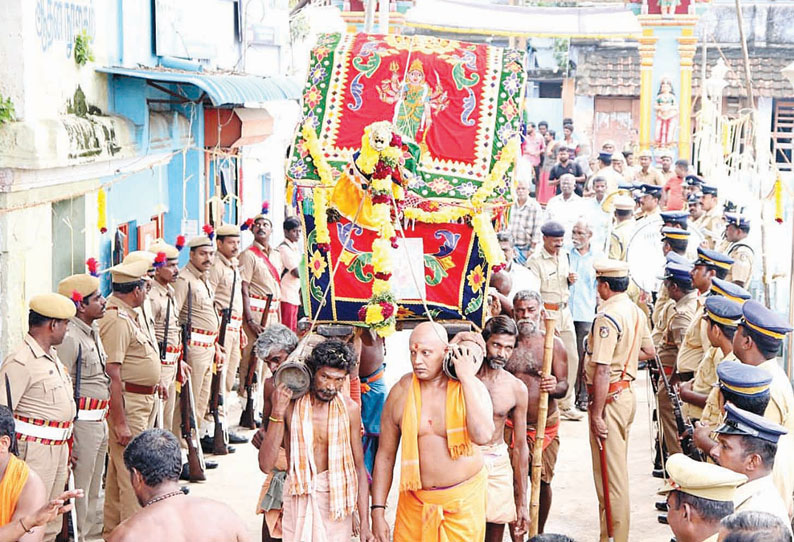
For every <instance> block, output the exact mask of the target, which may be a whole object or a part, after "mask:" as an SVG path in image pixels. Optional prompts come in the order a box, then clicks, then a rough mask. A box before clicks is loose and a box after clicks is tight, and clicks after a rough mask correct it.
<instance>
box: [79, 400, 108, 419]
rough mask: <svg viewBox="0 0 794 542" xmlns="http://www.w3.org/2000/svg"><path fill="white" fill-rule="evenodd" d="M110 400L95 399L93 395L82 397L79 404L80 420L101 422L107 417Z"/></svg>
mask: <svg viewBox="0 0 794 542" xmlns="http://www.w3.org/2000/svg"><path fill="white" fill-rule="evenodd" d="M109 405H110V401H108V400H105V399H94V398H93V397H80V402H79V404H78V405H77V421H78V422H101V421H102V420H104V419H105V418H107V414H108V406H109Z"/></svg>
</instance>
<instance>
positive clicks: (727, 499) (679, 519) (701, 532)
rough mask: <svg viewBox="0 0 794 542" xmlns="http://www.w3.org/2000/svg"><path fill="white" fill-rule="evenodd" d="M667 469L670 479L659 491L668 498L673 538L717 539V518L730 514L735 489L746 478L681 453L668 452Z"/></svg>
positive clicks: (708, 541) (687, 540) (692, 540)
mask: <svg viewBox="0 0 794 542" xmlns="http://www.w3.org/2000/svg"><path fill="white" fill-rule="evenodd" d="M666 468H667V472H668V473H669V474H670V478H669V479H668V481H667V484H665V487H664V488H662V489H661V490H659V492H658V493H659V495H666V497H667V509H668V510H669V511H668V513H667V520H668V522H669V524H670V529H672V531H673V534H674V535H675V540H676V541H677V542H717V538H718V537H719V530H720V520H721V519H722V518H724V517H725V516H728V515H730V514H731V513H733V508H734V507H733V499H734V496H735V495H736V488H737V487H738V486H739V485H741V484H743V483H745V482H746V481H747V477H746V476H745V475H743V474H739V473H738V472H733V471H732V470H729V469H726V468H723V467H720V466H718V465H710V464H703V463H701V462H700V461H695V460H694V459H691V458H689V457H687V456H685V455H684V454H675V455H671V456H670V458H669V459H668V460H667V463H666Z"/></svg>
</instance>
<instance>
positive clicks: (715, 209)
mask: <svg viewBox="0 0 794 542" xmlns="http://www.w3.org/2000/svg"><path fill="white" fill-rule="evenodd" d="M700 191H701V193H702V194H703V197H702V198H701V199H700V203H701V205H702V207H703V216H701V217H700V218H699V219H697V220H696V221H695V225H696V226H697V227H698V228H699V229H700V231H701V232H702V233H703V234H704V235H705V237H706V239H705V240H704V241H703V246H704V247H705V248H708V249H712V250H713V249H714V247H715V246H717V242H718V241H719V240H720V239H722V229H723V221H722V213H720V209H719V200H718V198H717V196H718V191H717V187H716V186H710V185H707V184H704V185H702V186H701V187H700Z"/></svg>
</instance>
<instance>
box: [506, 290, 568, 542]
mask: <svg viewBox="0 0 794 542" xmlns="http://www.w3.org/2000/svg"><path fill="white" fill-rule="evenodd" d="M513 303H514V304H513V311H514V314H515V317H516V319H517V321H518V344H517V345H516V349H515V350H514V351H513V354H512V356H511V357H510V359H509V361H508V362H507V365H506V366H505V369H506V370H507V371H508V372H509V373H511V374H513V375H514V376H515V377H517V378H518V379H519V380H521V382H523V383H524V385H525V386H526V388H527V390H528V402H527V418H526V428H527V431H526V442H527V445H528V452H527V456H528V458H527V466H526V468H527V469H528V467H529V465H531V464H532V458H533V455H534V451H535V440H536V437H537V423H538V408H539V406H540V404H539V398H540V393H541V392H544V391H545V392H547V393H548V394H549V398H548V401H549V407H548V413H547V417H546V430H545V432H544V436H543V458H542V459H543V461H542V467H541V473H540V511H539V517H538V532H541V533H542V532H543V528H544V526H545V525H546V519H548V517H549V510H551V499H552V493H551V480H552V478H553V477H554V467H555V465H556V464H557V455H558V453H559V450H560V436H559V434H558V432H559V428H560V412H559V410H558V409H557V400H558V399H561V398H562V397H565V394H566V393H567V391H568V359H567V354H566V349H565V346H564V345H563V343H562V341H561V340H560V339H559V338H557V337H555V338H554V349H553V351H552V361H551V374H550V375H549V376H542V374H541V370H542V368H543V346H544V342H545V333H544V331H543V326H542V325H541V322H542V317H543V314H544V311H543V304H542V302H541V299H540V294H538V293H537V292H532V291H527V290H525V291H522V292H519V293H517V294H516V297H515V301H514V302H513ZM516 433H518V434H519V435H521V433H519V432H518V429H517V428H513V429H511V428H510V427H507V428H505V440H507V441H508V442H511V443H514V445H515V444H516V443H517V442H518V441H519V440H524V439H523V438H518V439H517V438H515V434H516ZM524 472H525V473H526V471H524ZM524 476H525V477H526V474H524ZM513 539H514V540H523V535H518V536H514V537H513Z"/></svg>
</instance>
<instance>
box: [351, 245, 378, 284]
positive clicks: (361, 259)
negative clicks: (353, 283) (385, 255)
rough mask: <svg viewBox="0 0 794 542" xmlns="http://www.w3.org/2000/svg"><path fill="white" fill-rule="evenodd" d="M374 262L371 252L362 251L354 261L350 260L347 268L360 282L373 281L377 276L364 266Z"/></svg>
mask: <svg viewBox="0 0 794 542" xmlns="http://www.w3.org/2000/svg"><path fill="white" fill-rule="evenodd" d="M370 263H372V253H371V252H362V253H361V254H357V255H356V257H355V258H353V261H352V262H350V265H348V266H347V270H348V271H350V272H351V273H353V274H354V275H355V276H356V279H357V280H358V281H359V282H364V283H367V282H372V280H373V279H374V278H375V275H374V274H373V273H371V272H369V271H365V270H364V267H366V266H367V265H369V264H370Z"/></svg>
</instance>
